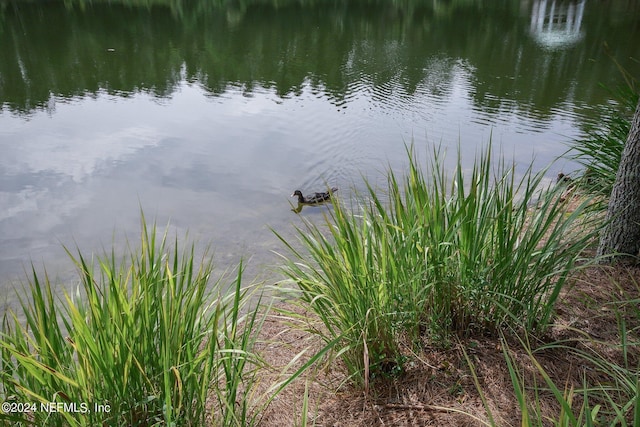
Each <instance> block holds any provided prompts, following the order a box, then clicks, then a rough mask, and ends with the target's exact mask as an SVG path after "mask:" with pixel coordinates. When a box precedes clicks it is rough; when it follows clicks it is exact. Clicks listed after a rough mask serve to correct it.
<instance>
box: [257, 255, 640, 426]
mask: <svg viewBox="0 0 640 427" xmlns="http://www.w3.org/2000/svg"><path fill="white" fill-rule="evenodd" d="M639 277H640V269H638V268H631V267H590V268H587V269H585V270H582V271H581V272H579V273H577V274H576V275H575V276H574V277H572V279H571V281H570V284H569V286H567V288H566V291H565V292H564V296H563V298H562V301H561V302H560V304H559V305H558V307H557V313H558V316H557V318H556V320H555V322H554V325H553V326H552V328H551V329H550V330H549V331H548V333H547V334H546V336H544V337H540V338H538V340H537V341H536V342H530V346H531V348H532V349H533V350H534V356H535V358H536V360H537V361H538V362H539V363H540V365H541V366H542V367H543V368H544V370H545V371H546V373H547V374H548V375H549V376H550V377H551V379H552V380H553V381H554V383H555V384H556V385H557V386H558V387H559V388H560V389H561V390H562V389H566V390H569V389H571V388H572V387H573V388H574V389H579V388H580V387H582V386H583V381H584V379H585V377H586V380H587V382H588V384H590V385H597V384H599V383H605V382H607V381H609V380H610V378H607V377H606V375H604V374H602V373H600V372H599V371H598V369H596V367H594V366H590V365H589V363H588V362H587V361H585V359H584V358H581V357H579V356H577V355H576V354H575V353H573V352H571V351H569V349H571V348H574V349H578V350H588V351H597V352H599V353H600V354H602V355H603V356H604V357H606V358H607V359H608V360H610V361H611V362H615V363H619V364H622V363H623V361H622V357H623V355H622V352H621V351H620V350H619V349H618V347H616V344H619V343H620V331H619V327H618V325H619V319H620V316H622V317H623V318H624V319H625V321H626V322H627V323H626V324H627V334H628V336H627V339H628V340H629V341H635V342H637V341H638V338H639V337H638V331H637V329H638V328H639V327H640V324H639V323H640V322H639V319H638V315H637V313H638V311H640V307H638V298H639V297H640V295H638V294H639V289H638V286H639V285H640V282H639V281H638V280H637V279H636V278H639ZM634 300H635V302H634ZM625 301H626V303H625ZM279 308H280V309H281V310H285V311H286V310H290V311H291V312H292V313H294V314H295V315H287V314H284V313H283V312H282V311H278V310H275V311H274V312H272V313H271V314H270V316H269V318H268V320H267V321H266V322H265V325H264V327H263V329H262V332H261V343H260V344H259V348H258V351H259V352H260V353H261V354H262V356H263V357H264V358H265V360H266V361H267V362H268V364H269V365H271V368H270V369H269V370H264V371H262V372H260V374H259V377H260V387H261V389H262V390H266V389H267V388H268V387H269V386H270V385H271V384H273V383H275V382H277V381H280V380H282V379H283V378H284V377H285V376H286V375H287V373H289V374H290V373H291V372H293V370H294V369H296V368H297V367H299V366H302V364H303V363H304V362H305V361H306V360H308V358H309V357H311V356H312V355H313V354H314V351H317V350H318V349H320V348H321V347H322V343H321V342H319V341H318V338H317V336H315V335H313V334H311V333H310V332H308V331H309V330H312V329H313V328H317V327H320V326H319V324H318V322H317V321H316V318H315V316H314V314H313V313H311V312H305V311H304V309H302V308H300V307H299V306H297V305H295V304H293V303H291V302H289V303H283V304H282V305H281V306H280V307H279ZM558 341H562V342H563V343H564V344H565V347H560V346H550V347H545V344H548V343H551V342H558ZM507 342H508V347H509V348H508V350H507V351H508V352H509V354H510V356H511V357H512V359H513V360H514V361H515V362H516V363H517V369H518V370H519V372H520V373H521V374H522V375H523V377H524V382H525V385H526V386H527V389H528V393H529V396H530V398H531V399H537V401H538V402H539V405H540V407H541V410H542V412H543V414H544V416H548V417H550V418H551V419H554V418H557V416H558V414H559V413H560V406H559V404H558V402H557V400H556V399H555V398H554V397H553V395H552V394H551V392H550V391H545V390H546V386H545V384H544V380H543V378H542V377H541V376H540V374H539V372H538V370H537V369H536V367H535V366H534V364H533V363H532V361H531V358H530V357H529V354H528V353H527V351H526V349H525V348H524V347H523V346H522V345H521V344H520V342H519V340H518V339H517V337H513V336H512V337H511V338H509V339H508V341H507ZM536 349H537V350H536ZM305 350H306V353H305V354H304V355H303V357H301V358H300V359H299V360H297V362H296V363H295V364H294V365H290V362H291V360H292V359H293V358H294V357H295V356H296V355H297V354H299V353H300V352H303V351H305ZM465 353H466V355H467V357H468V359H469V360H470V361H471V364H472V366H473V370H472V369H471V368H470V366H469V363H468V362H467V359H466V358H465ZM405 355H406V357H407V363H406V370H405V372H404V373H403V374H401V375H400V376H399V377H397V378H386V379H376V380H375V381H373V382H372V386H371V389H370V390H369V393H368V394H367V395H365V394H364V392H363V391H362V390H358V389H354V388H352V386H350V385H349V383H348V381H347V379H346V378H345V369H344V368H343V366H342V365H341V364H340V362H339V361H336V360H334V361H325V363H324V364H321V365H318V366H317V367H315V368H314V369H311V370H309V371H308V372H307V373H306V375H304V376H303V377H301V378H299V379H298V380H296V381H295V382H293V383H292V384H290V385H289V386H288V387H287V388H285V389H284V390H283V392H282V393H280V394H279V395H278V396H277V398H276V399H275V400H274V401H273V402H272V403H271V404H270V405H269V406H268V408H267V409H266V411H264V413H263V414H262V417H261V419H260V425H262V426H294V425H300V422H301V419H302V416H301V410H302V403H303V398H304V395H305V388H307V390H308V396H309V407H308V419H309V422H308V425H316V426H354V427H357V426H363V427H364V426H367V427H370V426H430V425H434V426H466V425H469V426H476V425H483V424H484V423H487V422H489V417H488V415H487V411H486V409H485V406H484V404H483V401H482V396H481V393H479V391H478V388H479V389H480V390H482V394H483V395H484V398H485V399H486V401H487V405H488V406H489V408H490V410H491V414H492V416H493V420H494V422H495V424H497V425H500V426H515V425H521V414H520V411H519V410H518V409H517V408H518V407H519V405H518V402H517V400H516V397H515V393H514V390H513V383H512V381H511V378H510V376H509V372H508V369H507V365H506V362H505V357H504V354H503V348H502V343H501V339H500V337H499V336H470V337H467V338H465V339H463V340H460V341H458V342H455V343H452V344H451V345H450V347H449V348H448V349H442V348H437V347H433V346H430V345H429V344H428V343H424V346H423V348H422V350H421V351H420V353H419V354H416V353H413V352H411V351H409V350H408V349H407V350H406V351H405ZM627 357H628V363H629V364H630V365H632V366H638V361H639V360H640V359H639V357H640V352H639V351H638V348H637V347H633V346H631V347H630V348H629V353H628V355H627ZM288 365H289V369H288V371H287V372H283V369H284V368H285V367H287V366H288ZM474 375H475V377H476V378H477V385H476V383H475V381H474ZM533 386H537V387H535V388H536V389H537V393H538V394H537V397H535V396H534V395H533V391H532V390H533V388H534V387H533ZM580 399H581V396H580V395H579V393H578V394H577V395H576V397H575V399H574V408H579V407H580V403H581V402H580Z"/></svg>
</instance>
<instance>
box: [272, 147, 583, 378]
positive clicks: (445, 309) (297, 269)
mask: <svg viewBox="0 0 640 427" xmlns="http://www.w3.org/2000/svg"><path fill="white" fill-rule="evenodd" d="M407 152H408V157H409V168H408V169H409V170H408V173H407V174H406V176H405V177H404V178H402V179H399V178H398V177H397V176H396V175H395V174H394V173H393V172H392V171H389V172H388V185H387V190H386V194H384V195H382V194H379V191H378V190H376V189H375V188H373V187H372V186H371V185H369V184H368V183H367V188H368V191H367V194H366V197H361V198H360V203H359V206H358V209H356V210H353V211H352V210H350V209H349V208H348V207H346V206H344V205H341V204H338V203H334V206H333V207H334V209H333V210H332V211H331V212H330V213H328V214H327V217H326V221H325V223H324V225H322V226H321V225H317V224H313V223H306V225H305V226H304V227H303V228H299V229H298V236H299V238H300V240H301V241H302V244H303V247H304V249H303V250H300V249H296V248H295V247H294V245H293V244H291V243H289V242H287V241H286V240H285V239H284V238H282V237H281V236H279V237H280V239H281V240H282V242H283V243H284V245H285V246H286V248H287V249H288V251H289V253H290V256H289V257H288V258H285V262H286V266H285V268H284V271H285V273H286V274H287V275H288V276H289V277H290V278H291V279H292V280H293V281H294V282H295V283H296V284H297V286H298V287H299V290H300V293H301V299H302V300H303V301H304V302H305V303H306V304H308V305H309V306H310V307H311V308H312V309H313V310H314V311H315V312H316V313H317V315H318V316H319V317H320V319H321V320H322V322H323V323H324V325H325V327H326V330H325V331H322V332H318V333H320V334H321V335H322V336H323V338H324V339H325V340H326V342H328V343H329V342H338V343H339V344H338V349H337V350H336V351H337V352H338V354H340V355H341V357H342V359H343V360H344V362H345V364H346V366H347V369H348V371H349V373H350V374H351V375H352V376H353V377H352V378H353V379H354V381H355V382H356V383H357V384H361V385H364V386H365V388H366V387H367V384H368V381H369V378H370V377H375V376H379V375H391V374H394V373H397V372H399V371H401V370H402V362H403V357H402V355H401V352H400V343H401V341H402V340H405V341H408V342H409V343H414V344H415V343H419V342H420V340H421V339H423V338H425V337H426V338H427V339H428V340H430V341H431V342H435V343H439V344H442V345H446V342H447V340H448V337H450V336H452V335H464V334H468V333H471V332H473V331H489V332H494V331H498V330H500V329H501V328H503V327H511V328H522V329H524V330H527V331H537V332H540V331H543V330H544V329H545V328H546V327H547V325H548V324H549V322H550V321H551V319H552V314H553V307H554V304H555V302H556V300H557V298H558V295H559V293H560V290H561V289H562V286H563V285H564V283H565V280H566V277H567V275H568V273H569V272H570V271H572V269H574V268H575V265H576V261H577V260H578V257H579V254H580V253H581V251H582V250H583V249H584V248H585V247H586V245H587V244H588V243H589V242H590V239H591V237H592V236H591V235H589V234H588V233H585V234H580V233H579V230H578V227H577V222H578V219H581V218H582V217H581V212H582V210H581V208H580V207H579V208H577V209H575V210H574V211H573V212H568V211H567V208H566V205H565V204H564V203H562V201H561V197H559V195H558V194H556V192H554V190H553V189H547V190H545V189H543V188H542V187H543V185H542V183H543V177H544V171H542V172H539V173H533V172H532V171H531V169H530V168H529V170H527V171H526V173H525V174H524V176H523V177H522V178H520V179H516V176H515V171H514V165H511V166H507V165H506V164H505V163H504V162H503V161H499V162H497V163H496V165H495V166H493V161H492V155H491V148H489V149H487V150H486V151H484V152H483V153H482V154H481V155H480V156H478V157H477V158H476V161H475V163H474V165H473V167H472V168H471V170H470V171H467V172H465V171H464V170H463V166H462V162H461V159H460V157H458V162H457V167H456V169H455V171H454V173H453V179H451V180H448V179H447V174H446V170H445V168H444V167H443V165H442V162H441V159H442V155H441V154H440V153H439V152H438V151H436V150H434V153H433V158H432V159H431V161H429V162H427V165H426V171H424V170H423V169H422V168H421V167H420V165H419V164H418V160H417V155H416V153H415V152H414V151H413V150H407ZM276 234H277V233H276Z"/></svg>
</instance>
